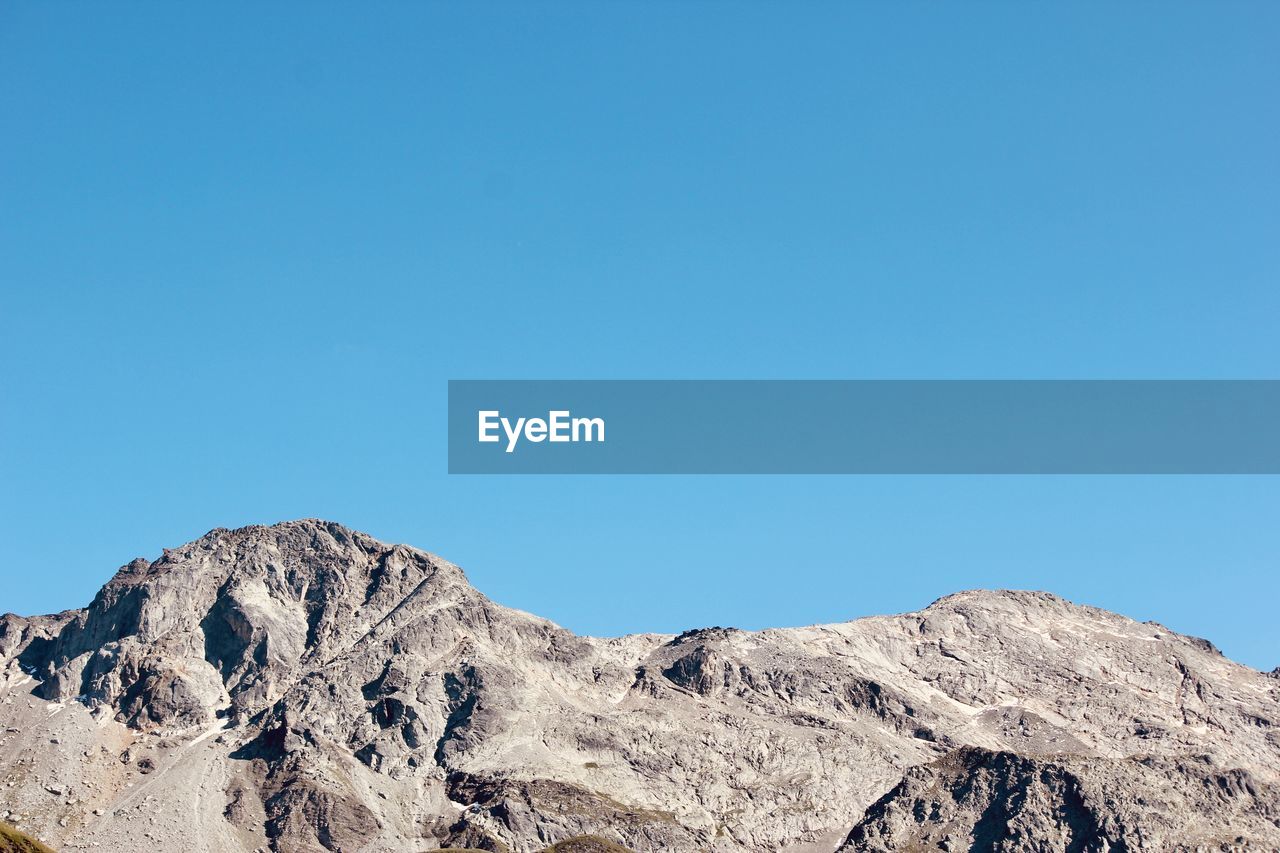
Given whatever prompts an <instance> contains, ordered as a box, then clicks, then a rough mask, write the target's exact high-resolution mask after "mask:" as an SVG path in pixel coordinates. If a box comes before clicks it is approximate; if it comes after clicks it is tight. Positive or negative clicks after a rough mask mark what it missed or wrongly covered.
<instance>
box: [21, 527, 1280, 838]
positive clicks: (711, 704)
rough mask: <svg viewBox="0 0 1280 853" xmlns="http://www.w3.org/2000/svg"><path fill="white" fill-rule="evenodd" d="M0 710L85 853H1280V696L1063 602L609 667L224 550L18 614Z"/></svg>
mask: <svg viewBox="0 0 1280 853" xmlns="http://www.w3.org/2000/svg"><path fill="white" fill-rule="evenodd" d="M0 701H2V702H3V704H0V722H3V725H4V728H5V731H4V733H3V734H2V735H0V773H2V774H3V776H2V777H0V781H2V782H3V785H0V819H7V820H8V821H9V822H10V823H16V824H17V825H19V826H20V828H22V829H23V830H24V831H26V832H28V833H30V834H33V835H37V836H39V837H40V838H42V839H43V840H44V841H46V842H47V843H50V844H52V845H53V846H55V847H58V848H59V849H76V848H80V847H93V846H95V845H98V846H100V847H101V848H103V849H107V850H139V849H149V850H165V851H169V850H171V851H175V853H177V852H178V851H181V853H199V852H200V851H259V850H274V851H324V850H332V851H365V852H366V853H375V851H426V850H433V849H439V848H441V847H458V848H467V847H469V848H475V849H483V850H509V851H518V853H526V852H527V851H540V850H543V849H545V848H548V847H551V846H552V845H555V844H561V847H560V848H556V849H562V850H571V849H579V850H590V849H616V848H610V846H609V845H618V844H620V845H623V846H624V847H625V848H629V849H631V850H636V851H658V850H663V851H666V850H672V851H693V850H712V851H724V853H731V851H733V852H734V853H736V851H792V853H816V852H817V851H821V853H832V851H835V850H837V848H838V849H839V850H840V851H862V850H921V849H942V850H969V849H977V850H1079V851H1093V850H1099V851H1102V850H1112V851H1116V850H1144V849H1150V850H1165V849H1180V848H1179V845H1182V846H1183V847H1185V848H1186V849H1236V848H1246V847H1247V848H1250V849H1253V848H1256V849H1277V848H1280V807H1278V806H1277V802H1278V799H1280V797H1278V795H1277V790H1280V789H1278V788H1277V786H1278V785H1280V778H1277V777H1278V775H1280V728H1278V727H1277V721H1280V680H1277V679H1276V678H1274V677H1272V676H1271V675H1267V674H1263V673H1260V672H1257V671H1255V670H1252V669H1249V668H1247V667H1244V666H1241V665H1238V664H1235V663H1233V662H1231V661H1229V660H1227V659H1226V658H1224V657H1223V656H1222V655H1221V654H1220V653H1219V652H1218V651H1217V650H1216V649H1215V648H1214V647H1213V646H1212V645H1211V644H1209V643H1207V642H1205V641H1203V640H1197V639H1194V638H1190V637H1185V636H1181V635H1178V634H1175V633H1173V632H1171V631H1169V630H1167V629H1165V628H1163V627H1161V626H1159V625H1156V624H1152V623H1137V622H1134V621H1131V620H1129V619H1126V618H1124V617H1122V616H1117V615H1115V614H1111V613H1107V612H1105V611H1101V610H1097V609H1093V608H1088V607H1081V606H1077V605H1074V604H1071V603H1069V602H1067V601H1064V600H1062V599H1060V598H1057V597H1055V596H1052V595H1049V594H1046V593H1032V592H980V591H978V592H964V593H959V594H956V595H952V596H948V597H946V598H943V599H940V600H939V601H937V602H935V603H934V604H932V605H931V606H929V607H928V608H926V609H924V610H922V611H919V612H917V613H908V614H903V615H899V616H884V617H873V618H867V619H859V620H856V621H853V622H847V623H843V624H838V625H823V626H814V627H807V628H793V629H776V630H766V631H759V632H746V631H738V630H734V629H728V628H710V629H702V630H696V631H688V632H686V633H684V634H681V635H679V636H674V637H673V636H670V635H660V634H642V635H633V636H627V637H620V638H612V639H598V638H589V637H578V636H575V635H574V634H572V633H570V632H569V631H566V630H564V629H562V628H560V627H558V626H556V625H554V624H552V623H551V622H548V621H546V620H544V619H539V618H537V617H534V616H531V615H529V614H526V613H522V612H519V611H516V610H511V609H509V608H506V607H502V606H499V605H497V604H494V603H493V602H491V601H489V600H488V599H487V598H485V597H484V596H483V595H481V594H480V593H479V592H477V591H476V590H474V589H473V588H472V587H471V586H470V585H469V584H468V583H467V581H466V579H465V577H464V576H463V574H462V572H461V570H459V569H458V568H457V567H456V566H454V565H452V564H450V563H448V562H446V561H444V560H442V559H440V558H438V557H435V556H433V555H430V554H427V553H424V552H422V551H418V550H415V549H413V548H408V547H405V546H401V545H385V544H383V543H381V542H378V541H376V540H374V539H372V538H370V537H368V536H365V535H363V534H360V533H356V532H353V531H351V530H348V529H346V528H343V527H341V526H340V525H337V524H333V523H328V522H321V521H299V522H288V523H284V524H279V525H275V526H273V527H247V528H243V529H240V530H222V529H219V530H214V531H211V532H210V533H209V534H207V535H206V536H204V537H202V538H201V539H199V540H197V541H195V542H192V543H190V544H188V545H184V546H182V547H180V548H177V549H174V550H168V551H165V553H164V555H163V556H162V557H161V558H160V559H158V560H155V561H154V562H148V561H146V560H135V561H133V562H132V563H129V564H128V565H126V566H125V567H123V568H122V569H120V571H119V572H117V574H116V575H115V577H113V578H112V579H111V580H110V581H109V582H108V583H107V585H106V586H104V587H103V588H102V590H101V591H100V592H99V593H98V595H97V597H96V598H95V599H94V600H93V602H92V603H90V605H89V606H88V607H86V608H84V609H83V610H73V611H68V612H65V613H62V614H58V615H56V616H46V617H35V618H21V617H16V616H12V615H7V616H4V617H0ZM571 839H577V840H574V841H570V840H571ZM592 845H594V847H593V846H592Z"/></svg>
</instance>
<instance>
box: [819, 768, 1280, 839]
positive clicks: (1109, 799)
mask: <svg viewBox="0 0 1280 853" xmlns="http://www.w3.org/2000/svg"><path fill="white" fill-rule="evenodd" d="M1278 824H1280V791H1278V790H1277V789H1276V788H1275V787H1274V786H1273V785H1269V784H1266V783H1263V782H1260V781H1259V780H1257V779H1256V778H1254V777H1253V776H1252V774H1250V773H1249V772H1248V771H1245V770H1225V771H1224V770H1221V769H1219V768H1215V767H1214V766H1213V764H1212V763H1211V762H1210V761H1208V760H1206V759H1204V758H1201V757H1188V758H1178V759H1170V758H1152V757H1147V758H1129V759H1103V758H1086V757H1065V758H1062V759H1055V760H1047V759H1043V758H1027V757H1024V756H1019V755H1015V754H1013V753H1009V752H991V751H989V750H985V749H979V748H976V747H966V748H964V749H960V750H957V751H955V752H953V753H951V754H949V755H947V756H946V757H944V758H942V759H939V760H938V761H935V762H932V763H931V764H928V765H925V766H923V767H916V768H912V769H911V770H909V771H907V774H906V776H905V777H904V778H903V780H902V782H900V783H899V784H898V785H897V786H895V787H894V789H893V790H892V791H890V792H889V793H888V794H886V795H885V796H884V797H882V798H881V799H880V800H879V801H877V802H876V803H875V804H873V805H872V806H871V807H870V808H869V809H867V812H866V814H865V815H864V816H863V818H862V820H860V821H859V822H858V824H857V825H856V826H855V827H854V829H853V831H852V832H851V833H850V834H849V838H848V839H847V840H846V841H845V843H844V845H843V846H841V848H840V851H841V853H852V851H885V850H983V851H986V850H990V851H1019V850H1042V851H1046V853H1047V851H1060V850H1061V851H1078V853H1084V851H1107V850H1169V851H1172V850H1219V849H1221V850H1232V849H1240V848H1241V847H1246V846H1256V847H1258V848H1259V849H1267V848H1269V847H1271V846H1272V845H1273V844H1274V841H1275V838H1276V827H1277V825H1278Z"/></svg>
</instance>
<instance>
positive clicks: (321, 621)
mask: <svg viewBox="0 0 1280 853" xmlns="http://www.w3.org/2000/svg"><path fill="white" fill-rule="evenodd" d="M464 600H473V601H475V602H476V603H477V604H481V603H483V602H484V599H483V597H482V596H480V595H479V594H478V593H476V592H475V591H474V590H473V589H472V588H471V587H470V585H469V584H468V583H467V581H466V578H465V577H464V575H463V573H462V570H461V569H459V568H458V567H457V566H454V565H453V564H451V563H449V562H447V561H445V560H443V559H441V558H439V557H436V556H434V555H432V554H427V553H425V552H422V551H419V550H417V549H414V548H409V547H406V546H403V545H387V544H384V543H382V542H379V541H378V540H376V539H373V538H372V537H370V536H367V535H365V534H363V533H358V532H356V531H352V530H350V529H348V528H346V527H343V526H342V525H340V524H336V523H333V522H327V521H321V520H317V519H306V520H301V521H288V522H283V523H280V524H275V525H271V526H269V527H268V526H261V525H253V526H249V527H242V528H238V529H234V530H229V529H225V528H217V529H214V530H211V531H209V533H207V534H205V535H204V536H202V537H200V538H199V539H197V540H195V541H193V542H190V543H188V544H186V545H183V546H181V547H178V548H173V549H166V550H165V551H164V553H163V555H162V556H161V557H160V558H158V559H156V560H154V561H152V562H147V561H146V560H144V559H135V560H133V561H132V562H130V563H128V564H127V565H125V566H123V567H122V568H121V569H120V570H119V571H118V572H117V573H116V574H115V576H114V577H113V578H112V579H111V580H110V581H109V582H108V583H107V584H106V585H105V586H104V587H103V588H102V590H101V591H99V593H98V595H97V596H96V597H95V598H94V600H93V602H92V603H91V604H90V605H89V606H88V607H87V608H85V609H84V610H81V611H77V612H75V613H73V614H72V615H71V618H70V619H69V621H68V623H67V624H66V626H65V627H64V628H63V629H62V630H61V631H60V632H59V633H58V634H57V636H56V637H54V638H52V639H50V640H49V641H47V642H44V643H37V644H34V645H32V646H31V647H29V648H28V649H27V651H26V653H25V656H24V663H25V664H26V665H27V666H28V667H29V668H31V669H34V670H35V671H37V672H39V673H40V674H41V676H42V677H43V678H44V679H45V680H44V683H43V684H42V685H41V692H42V695H43V696H44V697H45V698H48V699H55V700H66V699H69V698H73V697H78V698H80V699H81V700H82V701H87V702H90V703H93V704H95V705H97V706H106V707H110V708H114V709H115V710H116V711H117V712H118V713H119V714H121V715H122V716H123V717H124V718H125V719H128V720H130V721H132V722H135V723H138V724H155V725H179V726H181V725H205V724H208V722H210V721H211V720H212V719H214V717H215V716H216V715H217V714H218V713H220V712H223V711H226V710H228V709H229V710H231V711H233V712H237V713H251V712H253V711H256V710H259V709H260V708H262V707H264V706H265V705H266V704H268V703H269V702H271V701H273V700H274V699H275V698H276V697H277V696H278V694H279V693H280V691H282V690H283V689H284V688H285V686H286V685H287V684H290V683H292V681H293V680H294V679H295V678H296V677H297V676H298V675H299V674H301V673H302V672H303V671H304V670H305V669H306V668H307V667H308V666H310V665H313V664H315V663H316V662H318V661H321V660H324V659H327V658H329V657H332V656H334V655H337V654H340V653H342V652H343V651H344V650H346V649H347V648H349V647H350V646H351V645H352V644H354V643H356V642H358V641H359V640H360V639H361V638H362V637H364V636H366V635H367V634H368V633H369V632H370V631H373V630H375V629H376V627H377V626H378V625H379V624H381V623H382V622H383V620H385V619H387V618H388V617H389V616H390V615H391V614H392V613H393V612H395V611H396V610H398V609H400V608H404V607H409V608H424V607H430V606H433V605H439V604H442V603H446V602H448V603H457V602H462V601H464Z"/></svg>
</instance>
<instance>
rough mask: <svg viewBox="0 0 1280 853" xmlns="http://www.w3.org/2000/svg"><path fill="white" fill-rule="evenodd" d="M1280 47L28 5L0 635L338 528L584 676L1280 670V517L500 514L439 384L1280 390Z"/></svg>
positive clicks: (962, 500) (0, 181) (869, 18)
mask: <svg viewBox="0 0 1280 853" xmlns="http://www.w3.org/2000/svg"><path fill="white" fill-rule="evenodd" d="M1277 44H1280V5H1277V4H1275V3H1271V2H1265V3H1264V2H1259V3H1254V4H1237V3H1194V4H1177V3H1174V4H1168V3H1160V4H1137V3H1135V4H1109V3H1071V4H1067V3H1062V4H1056V5H1051V4H1044V3H1037V4H1020V3H1012V2H1010V3H1000V4H910V3H905V4H900V3H892V4H891V3H869V4H861V5H855V4H831V5H823V4H800V5H796V4H783V3H776V4H747V5H740V4H715V3H694V4H677V3H656V2H655V3H647V4H639V3H629V4H628V3H582V4H577V5H565V4H534V5H510V6H493V5H486V6H476V5H471V4H457V5H449V6H444V5H435V4H382V5H376V4H375V5H373V6H367V5H363V4H362V5H359V6H357V5H356V4H350V5H348V6H337V5H323V4H322V5H315V4H303V5H296V6H289V5H283V4H272V5H271V6H270V8H262V7H260V6H258V5H256V4H247V3H246V4H230V5H227V4H219V5H217V6H212V5H210V6H208V7H206V8H205V9H204V10H203V11H195V10H193V9H192V8H190V7H189V6H187V5H186V4H183V5H175V4H155V5H145V4H141V3H138V4H124V5H118V4H117V5H111V6H107V5H101V4H37V3H6V4H4V6H3V8H0V124H2V125H3V132H0V282H2V286H3V302H2V304H0V380H2V382H3V388H2V391H3V399H2V404H3V410H2V412H0V447H2V451H3V453H2V456H0V610H13V611H17V612H21V613H32V612H45V611H51V610H57V609H61V608H65V607H72V606H79V605H83V604H85V603H86V602H87V601H88V600H89V599H90V598H91V597H92V595H93V594H94V592H95V591H96V589H97V588H98V586H99V585H100V584H102V583H103V582H104V581H105V580H106V579H107V578H108V577H109V576H110V574H111V573H112V571H114V569H115V568H116V567H117V566H119V565H120V564H122V563H124V562H126V561H127V560H129V559H130V558H132V557H134V556H135V555H146V556H149V557H154V556H156V555H158V554H159V552H160V549H161V547H163V546H174V545H177V544H180V543H182V542H184V541H187V540H190V539H192V538H195V537H197V536H199V535H201V534H202V533H204V532H205V531H207V530H208V529H210V528H212V527H216V526H238V525H242V524H248V523H256V522H272V521H277V520H282V519H288V518H295V517H301V516H321V517H326V518H332V519H335V520H338V521H342V522H344V523H347V524H349V525H352V526H354V527H358V528H362V529H364V530H367V531H369V532H370V533H372V534H374V535H376V536H379V537H381V538H384V539H387V540H393V541H405V542H409V543H412V544H415V545H418V546H421V547H424V548H427V549H429V550H433V551H436V552H438V553H440V554H443V555H444V556H446V557H448V558H450V559H452V560H454V561H455V562H458V563H460V564H461V565H463V566H464V567H465V568H466V569H467V570H468V572H469V574H470V575H471V578H472V580H473V582H475V583H476V585H477V586H478V587H480V588H481V589H482V590H484V591H485V592H487V593H489V594H490V595H491V596H492V597H494V598H495V599H497V600H498V601H501V602H503V603H506V604H510V605H513V606H517V607H520V608H523V609H527V610H532V611H535V612H538V613H540V614H543V615H546V616H548V617H550V618H553V619H555V620H556V621H558V622H560V623H562V624H564V625H566V626H568V627H570V628H573V629H575V630H578V631H583V632H593V633H620V632H625V631H633V630H641V629H655V630H668V631H674V630H680V629H683V628H687V627H691V626H698V625H708V624H726V625H738V626H742V627H762V626H767V625H788V624H804V623H812V622H823V621H836V620H842V619H848V618H852V617H855V616H859V615H864V614H869V613H876V612H885V611H897V610H906V609H913V608H917V607H920V606H923V605H925V604H927V603H928V602H929V601H930V600H932V599H933V598H935V597H937V596H939V595H942V594H944V593H947V592H951V591H954V590H958V589H962V588H968V587H978V586H983V587H995V586H1000V587H1022V588H1041V589H1048V590H1052V591H1054V592H1057V593H1060V594H1062V595H1065V596H1068V597H1070V598H1073V599H1075V600H1078V601H1082V602H1088V603H1092V604H1097V605H1101V606H1104V607H1108V608H1111V609H1114V610H1119V611H1122V612H1124V613H1127V614H1129V615H1132V616H1134V617H1136V618H1139V619H1157V620H1160V621H1162V622H1165V623H1166V624H1168V625H1170V626H1171V627H1173V628H1175V629H1178V630H1182V631H1186V632H1190V633H1195V634H1200V635H1203V636H1207V637H1209V638H1211V639H1213V640H1214V641H1215V642H1217V643H1218V644H1219V645H1220V646H1221V647H1223V649H1224V650H1226V651H1227V652H1228V653H1229V654H1230V655H1232V656H1233V657H1235V658H1237V659H1239V660H1242V661H1244V662H1247V663H1250V664H1252V665H1255V666H1257V667H1260V668H1267V669H1269V668H1271V667H1273V666H1276V665H1278V664H1280V621H1277V620H1276V618H1275V614H1276V601H1277V600H1280V573H1278V572H1277V569H1278V568H1280V523H1278V521H1280V480H1278V479H1277V478H1266V477H1252V478H1250V477H1238V478H1230V477H1222V478H1214V477H1163V478H1158V477H1150V478H1144V477H1129V478H1121V477H1114V478H1111V477H1046V478H1026V477H1022V478H1019V477H1007V478H1000V477H952V478H945V477H902V478H893V477H826V478H822V477H794V478H788V477H758V478H755V477H724V478H716V477H707V478H692V477H631V478H621V477H619V478H590V477H584V478H568V477H565V478H537V477H528V478H502V477H493V478H478V477H477V478H467V477H450V476H448V475H447V474H446V473H445V443H444V438H445V436H444V429H445V412H444V401H445V390H446V386H445V381H446V380H447V379H448V378H538V377H546V378H639V377H658V378H666V377H677V378H678V377H700V378H701V377H705V378H743V377H755V378H791V377H801V378H875V377H885V378H901V377H929V378H960V377H963V378H974V377H989V378H1037V377H1043V378H1063V377H1073V378H1094V377H1097V378H1112V377H1133V378H1174V377H1179V378H1276V377H1277V374H1278V372H1280V371H1278V369H1277V368H1278V367H1280V332H1278V331H1277V329H1278V327H1280V323H1278V321H1280V239H1278V238H1280V168H1278V161H1280V156H1278V155H1277V152H1280V110H1278V109H1277V104H1278V103H1280V51H1277V49H1276V45H1277Z"/></svg>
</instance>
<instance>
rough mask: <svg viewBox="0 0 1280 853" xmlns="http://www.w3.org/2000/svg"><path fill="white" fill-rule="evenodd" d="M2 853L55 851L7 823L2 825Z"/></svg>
mask: <svg viewBox="0 0 1280 853" xmlns="http://www.w3.org/2000/svg"><path fill="white" fill-rule="evenodd" d="M0 853H53V849H52V848H49V847H45V846H44V845H43V844H41V843H40V842H39V841H36V840H35V839H34V838H31V837H29V836H26V835H23V834H22V833H21V832H18V830H16V829H14V828H13V827H12V826H9V824H7V823H0Z"/></svg>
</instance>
